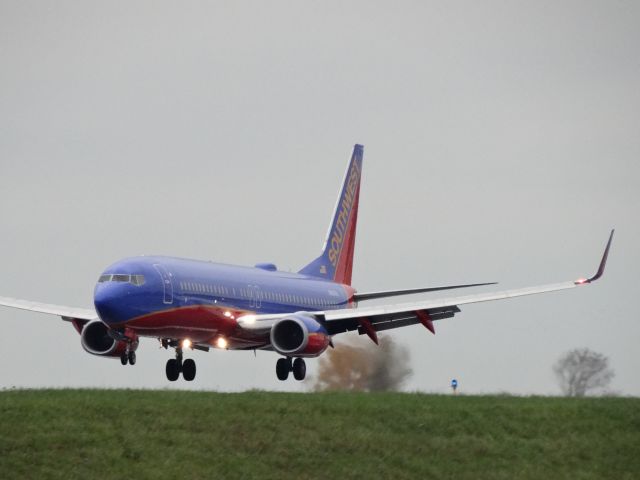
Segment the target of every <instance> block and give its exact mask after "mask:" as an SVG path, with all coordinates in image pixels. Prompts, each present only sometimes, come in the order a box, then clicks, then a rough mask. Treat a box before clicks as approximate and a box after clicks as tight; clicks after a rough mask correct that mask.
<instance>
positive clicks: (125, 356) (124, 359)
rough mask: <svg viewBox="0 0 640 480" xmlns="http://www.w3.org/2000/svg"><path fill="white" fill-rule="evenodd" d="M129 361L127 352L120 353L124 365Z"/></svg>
mask: <svg viewBox="0 0 640 480" xmlns="http://www.w3.org/2000/svg"><path fill="white" fill-rule="evenodd" d="M127 362H129V357H127V354H126V353H123V354H122V355H120V363H121V364H122V365H126V364H127Z"/></svg>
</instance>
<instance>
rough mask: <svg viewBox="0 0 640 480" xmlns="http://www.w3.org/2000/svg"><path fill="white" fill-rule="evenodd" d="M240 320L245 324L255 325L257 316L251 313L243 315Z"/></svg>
mask: <svg viewBox="0 0 640 480" xmlns="http://www.w3.org/2000/svg"><path fill="white" fill-rule="evenodd" d="M238 322H239V323H243V324H245V325H253V324H254V323H256V316H255V315H251V314H249V315H243V316H241V317H240V318H238Z"/></svg>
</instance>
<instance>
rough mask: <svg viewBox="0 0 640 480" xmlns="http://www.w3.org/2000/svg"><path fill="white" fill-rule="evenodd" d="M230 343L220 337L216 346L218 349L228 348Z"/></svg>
mask: <svg viewBox="0 0 640 480" xmlns="http://www.w3.org/2000/svg"><path fill="white" fill-rule="evenodd" d="M227 345H228V342H227V340H226V339H225V338H224V337H218V340H216V346H217V347H218V348H227Z"/></svg>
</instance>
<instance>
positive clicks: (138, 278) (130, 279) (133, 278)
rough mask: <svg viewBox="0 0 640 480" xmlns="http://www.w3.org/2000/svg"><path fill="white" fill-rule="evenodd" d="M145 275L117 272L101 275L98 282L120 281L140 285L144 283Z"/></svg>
mask: <svg viewBox="0 0 640 480" xmlns="http://www.w3.org/2000/svg"><path fill="white" fill-rule="evenodd" d="M144 281H145V280H144V275H126V274H124V273H116V274H113V275H110V274H109V275H101V276H100V278H99V279H98V283H104V282H119V283H130V284H132V285H135V286H137V287H139V286H140V285H144Z"/></svg>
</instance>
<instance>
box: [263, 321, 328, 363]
mask: <svg viewBox="0 0 640 480" xmlns="http://www.w3.org/2000/svg"><path fill="white" fill-rule="evenodd" d="M330 342H331V336H330V335H329V334H328V333H327V331H326V330H325V328H324V327H323V326H322V325H321V324H320V323H318V322H317V321H316V320H315V319H314V318H311V317H308V316H306V315H292V316H290V317H287V318H283V319H282V320H279V321H278V322H277V323H276V324H275V325H273V327H272V328H271V345H272V346H273V348H274V349H275V350H276V351H277V352H278V353H280V354H281V355H287V356H295V357H317V356H318V355H320V354H321V353H322V352H324V351H325V350H326V349H327V347H328V346H329V343H330Z"/></svg>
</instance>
